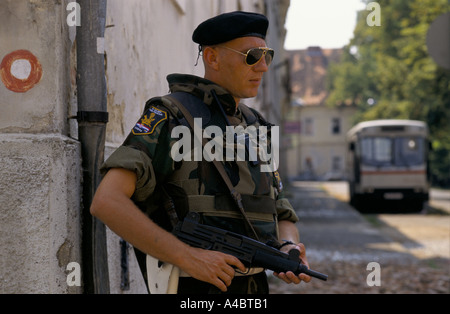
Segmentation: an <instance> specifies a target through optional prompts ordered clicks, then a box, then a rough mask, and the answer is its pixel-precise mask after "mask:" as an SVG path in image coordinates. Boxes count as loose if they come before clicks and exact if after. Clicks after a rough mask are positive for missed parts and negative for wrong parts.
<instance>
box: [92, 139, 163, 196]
mask: <svg viewBox="0 0 450 314" xmlns="http://www.w3.org/2000/svg"><path fill="white" fill-rule="evenodd" d="M111 168H122V169H127V170H130V171H133V172H135V173H136V176H137V181H136V190H135V192H134V194H133V199H135V200H136V201H144V200H145V199H147V197H148V196H150V195H151V194H152V193H153V191H154V189H155V186H156V178H155V172H154V170H153V165H152V161H151V159H150V157H149V156H147V155H146V154H145V153H143V152H142V151H139V150H137V149H134V148H131V147H128V146H120V147H119V148H118V149H117V150H116V151H115V152H114V153H112V154H111V156H110V157H109V158H108V160H106V162H105V163H104V164H103V165H102V167H101V169H100V172H101V174H102V175H105V174H106V172H108V170H110V169H111Z"/></svg>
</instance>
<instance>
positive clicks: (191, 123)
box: [164, 95, 259, 240]
mask: <svg viewBox="0 0 450 314" xmlns="http://www.w3.org/2000/svg"><path fill="white" fill-rule="evenodd" d="M164 97H167V98H168V99H169V100H171V101H172V103H174V104H175V105H176V106H177V107H178V109H179V110H180V111H181V113H182V114H183V116H184V118H185V119H186V121H187V122H188V124H189V126H190V128H191V130H194V118H193V117H192V115H191V113H190V112H189V111H188V110H187V109H186V108H185V107H184V106H183V104H182V103H181V102H180V101H178V99H176V98H174V97H171V96H170V95H166V96H164ZM194 136H199V135H198V134H196V132H194ZM197 140H198V141H200V143H202V145H203V146H205V145H206V144H207V143H208V141H207V139H205V138H197ZM212 163H213V164H214V166H215V167H216V169H217V171H218V172H219V174H220V176H221V177H222V179H223V181H224V182H225V184H226V185H227V187H228V189H229V191H230V194H231V197H232V198H233V200H234V202H235V203H236V205H237V206H238V208H239V211H240V212H241V214H242V216H243V217H244V219H245V221H246V223H247V225H248V226H249V227H250V229H251V230H252V232H253V234H254V236H255V239H256V240H259V237H258V234H257V233H256V230H255V228H254V227H253V225H252V223H251V222H250V219H249V218H248V216H247V214H246V213H245V210H244V206H243V204H242V196H241V194H240V193H239V192H238V191H236V189H235V188H234V186H233V183H231V180H230V178H229V177H228V174H227V173H226V171H225V168H224V166H223V164H222V163H221V162H220V161H218V160H216V159H215V158H212Z"/></svg>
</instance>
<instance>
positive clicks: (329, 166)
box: [284, 47, 356, 180]
mask: <svg viewBox="0 0 450 314" xmlns="http://www.w3.org/2000/svg"><path fill="white" fill-rule="evenodd" d="M341 54H342V50H341V49H321V48H320V47H309V48H308V49H306V50H296V51H288V55H289V58H290V70H291V73H290V81H291V83H290V84H291V92H292V103H291V107H290V109H289V112H288V114H286V115H285V117H286V120H285V123H284V131H285V137H286V140H285V141H286V142H287V143H286V142H285V143H284V144H285V145H284V147H287V148H286V151H285V153H286V154H287V160H288V161H287V162H288V167H289V173H291V174H292V177H293V178H296V179H303V180H335V179H342V178H343V176H344V173H345V169H344V166H345V154H346V147H345V134H346V132H347V131H348V130H349V129H350V127H351V122H352V121H351V118H352V116H353V114H354V113H355V111H356V108H355V107H354V106H347V105H343V106H339V107H330V106H327V105H326V99H327V97H328V91H327V88H326V79H327V73H328V68H329V66H330V64H331V63H333V62H334V63H337V62H339V60H340V57H341Z"/></svg>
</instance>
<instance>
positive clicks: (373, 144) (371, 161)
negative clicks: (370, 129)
mask: <svg viewBox="0 0 450 314" xmlns="http://www.w3.org/2000/svg"><path fill="white" fill-rule="evenodd" d="M361 153H362V156H361V157H362V163H363V164H365V165H371V166H381V165H389V164H391V163H392V140H391V139H390V138H388V137H368V138H363V139H362V140H361Z"/></svg>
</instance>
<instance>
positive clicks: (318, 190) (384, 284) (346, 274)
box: [268, 182, 450, 294]
mask: <svg viewBox="0 0 450 314" xmlns="http://www.w3.org/2000/svg"><path fill="white" fill-rule="evenodd" d="M288 191H289V192H290V194H291V195H290V199H291V202H292V203H293V206H294V208H296V209H297V214H298V215H299V218H300V220H301V222H300V223H299V224H298V226H299V230H300V234H301V241H302V242H303V243H304V244H305V245H306V250H307V256H308V261H309V263H310V267H311V269H313V270H317V271H319V272H322V273H325V274H327V275H328V276H329V278H328V281H326V282H323V281H320V280H318V279H315V278H313V279H312V281H311V282H310V283H308V284H305V283H301V284H300V285H287V284H285V283H284V282H281V281H280V280H278V279H277V278H275V277H273V276H272V275H270V274H269V282H270V289H271V293H274V294H347V293H351V294H390V293H405V294H409V293H411V294H416V293H427V294H428V293H447V294H448V293H450V245H449V241H450V232H449V230H450V229H449V228H450V216H445V215H444V216H442V217H435V216H430V217H423V218H424V219H420V218H421V217H418V216H417V215H412V216H411V219H409V218H408V219H407V221H408V222H410V221H412V222H414V221H416V222H415V225H414V228H412V227H411V225H406V226H405V225H404V221H405V220H404V219H403V220H401V219H399V216H396V215H364V216H363V215H361V214H359V213H358V212H357V211H355V210H354V209H353V208H352V207H350V206H349V205H348V204H347V203H346V202H344V201H342V200H339V199H338V198H336V197H333V196H331V195H330V194H328V193H327V192H326V191H325V190H324V189H323V188H322V187H321V185H320V184H319V183H310V182H294V183H293V184H292V186H290V187H289V190H288ZM422 216H423V215H422ZM424 221H425V222H426V223H424ZM402 223H403V224H402ZM427 224H432V226H434V227H430V226H429V225H428V226H427ZM417 226H419V227H417ZM420 226H422V227H420ZM425 227H426V228H427V229H426V230H421V229H424V228H425ZM417 234H418V235H420V236H421V237H420V239H422V238H423V241H422V240H420V241H419V240H418V238H416V237H414V235H417ZM436 237H439V238H436ZM371 262H376V263H378V265H379V267H380V272H379V277H378V279H380V281H379V283H380V285H379V286H370V285H369V284H368V282H372V281H373V279H374V277H373V275H372V274H373V270H374V269H373V268H369V269H367V268H368V264H369V263H371ZM268 273H270V272H268ZM368 278H369V280H368Z"/></svg>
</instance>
